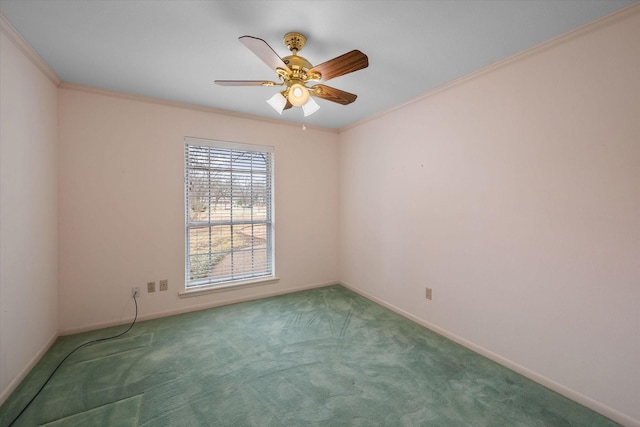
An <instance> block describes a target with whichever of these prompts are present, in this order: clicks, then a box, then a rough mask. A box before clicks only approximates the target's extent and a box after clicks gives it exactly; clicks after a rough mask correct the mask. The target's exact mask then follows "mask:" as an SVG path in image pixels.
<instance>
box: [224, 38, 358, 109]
mask: <svg viewBox="0 0 640 427" xmlns="http://www.w3.org/2000/svg"><path fill="white" fill-rule="evenodd" d="M239 40H240V42H241V43H242V44H244V45H245V46H246V47H247V48H249V49H250V50H251V51H252V52H253V53H255V54H256V56H258V57H259V58H260V59H262V61H263V62H265V63H266V64H267V65H268V66H269V67H270V68H272V69H273V70H274V71H275V72H276V74H277V75H278V78H279V79H280V83H276V82H272V81H263V80H216V81H215V83H216V84H218V85H221V86H265V87H272V86H284V87H285V89H284V90H282V91H280V92H278V93H276V94H275V95H273V96H272V97H271V98H269V99H268V100H267V103H268V104H269V105H270V106H271V107H272V108H273V109H274V110H276V112H277V113H278V114H282V112H283V111H284V110H287V109H289V108H291V107H301V108H302V111H303V114H304V115H305V117H306V116H309V115H311V114H313V113H315V112H316V111H318V110H319V109H320V106H319V105H318V104H317V103H316V102H315V100H314V99H313V97H317V98H322V99H326V100H327V101H331V102H336V103H338V104H341V105H347V104H350V103H352V102H354V101H355V100H356V98H357V95H354V94H352V93H349V92H345V91H343V90H340V89H335V88H332V87H329V86H326V85H323V84H316V85H314V86H311V87H308V86H307V84H309V83H311V82H325V81H327V80H330V79H333V78H336V77H340V76H343V75H345V74H348V73H351V72H354V71H358V70H361V69H363V68H366V67H368V66H369V59H368V58H367V55H365V54H364V53H362V52H360V51H359V50H352V51H351V52H347V53H345V54H343V55H340V56H338V57H336V58H333V59H331V60H329V61H327V62H324V63H322V64H320V65H317V66H315V67H314V66H313V65H311V63H310V62H309V61H307V60H306V59H305V58H303V57H302V56H299V55H298V51H300V50H301V49H302V48H303V47H304V45H305V44H306V43H307V38H306V37H305V36H304V35H302V34H300V33H296V32H290V33H287V34H285V36H284V38H283V42H284V45H285V46H286V47H287V48H288V49H289V51H291V55H289V56H285V57H284V58H280V57H279V56H278V54H277V53H276V52H275V51H274V50H273V49H272V48H271V46H269V45H268V44H267V42H265V41H264V40H262V39H259V38H257V37H252V36H242V37H240V38H239Z"/></svg>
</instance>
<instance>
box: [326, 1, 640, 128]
mask: <svg viewBox="0 0 640 427" xmlns="http://www.w3.org/2000/svg"><path fill="white" fill-rule="evenodd" d="M638 13H640V1H639V0H637V1H636V2H635V3H633V4H631V5H629V6H626V7H623V8H622V9H619V10H617V11H615V12H613V13H611V14H609V15H606V16H603V17H602V18H599V19H596V20H595V21H592V22H589V23H586V24H584V25H581V26H580V27H578V28H575V29H573V30H571V31H568V32H566V33H564V34H561V35H559V36H557V37H554V38H552V39H550V40H547V41H545V42H542V43H540V44H537V45H535V46H533V47H530V48H529V49H526V50H523V51H522V52H518V53H516V54H514V55H511V56H509V57H507V58H504V59H502V60H500V61H498V62H495V63H493V64H491V65H488V66H486V67H484V68H481V69H479V70H477V71H474V72H471V73H469V74H467V75H465V76H462V77H459V78H457V79H455V80H452V81H451V82H448V83H445V84H443V85H441V86H438V87H436V88H434V89H431V90H430V91H428V92H425V93H423V94H421V95H418V96H416V97H414V98H411V99H409V100H407V101H405V102H402V103H400V104H397V105H395V106H392V107H390V108H387V109H386V110H383V111H380V112H378V113H375V114H373V115H371V116H369V117H365V118H364V119H362V120H359V121H357V122H355V123H351V124H349V125H346V126H344V127H342V128H340V129H339V130H338V133H343V132H346V131H348V130H351V129H354V128H356V127H358V126H360V125H363V124H365V123H368V122H371V121H373V120H376V119H379V118H380V117H384V116H386V115H388V114H391V113H393V112H394V111H396V110H400V109H402V108H404V107H406V106H408V105H411V104H415V103H417V102H419V101H422V100H424V99H427V98H430V97H432V96H434V95H437V94H439V93H441V92H444V91H446V90H449V89H452V88H454V87H457V86H460V85H461V84H463V83H466V82H468V81H470V80H474V79H476V78H479V77H481V76H484V75H485V74H488V73H491V72H492V71H495V70H498V69H501V68H503V67H506V66H508V65H511V64H514V63H516V62H519V61H521V60H523V59H525V58H528V57H530V56H533V55H537V54H539V53H541V52H544V51H547V50H549V49H551V48H553V47H555V46H558V45H561V44H563V43H566V42H568V41H570V40H573V39H575V38H577V37H580V36H583V35H585V34H588V33H591V32H593V31H596V30H598V29H600V28H602V27H604V26H606V25H609V24H611V23H614V22H617V21H620V20H622V19H626V18H628V17H631V16H633V15H635V14H638Z"/></svg>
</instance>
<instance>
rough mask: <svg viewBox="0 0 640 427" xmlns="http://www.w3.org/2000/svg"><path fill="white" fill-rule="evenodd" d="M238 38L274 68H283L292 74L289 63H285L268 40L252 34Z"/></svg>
mask: <svg viewBox="0 0 640 427" xmlns="http://www.w3.org/2000/svg"><path fill="white" fill-rule="evenodd" d="M238 40H240V42H241V43H242V44H243V45H245V46H246V47H248V48H249V50H250V51H251V52H253V53H255V54H256V56H257V57H258V58H260V59H262V61H264V63H265V64H267V65H268V66H269V67H271V69H272V70H277V69H278V68H281V69H283V70H285V71H287V73H288V74H291V70H290V69H289V67H287V64H285V63H284V61H283V60H282V58H280V57H279V56H278V54H277V53H276V52H275V51H274V50H273V49H272V48H271V46H269V44H268V43H267V42H266V41H264V40H262V39H259V38H257V37H251V36H242V37H239V38H238Z"/></svg>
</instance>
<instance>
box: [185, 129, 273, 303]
mask: <svg viewBox="0 0 640 427" xmlns="http://www.w3.org/2000/svg"><path fill="white" fill-rule="evenodd" d="M190 146H191V147H201V148H204V149H207V148H210V149H215V150H222V151H229V152H230V153H232V152H239V153H243V152H244V153H261V154H265V155H266V157H267V161H266V165H265V166H266V168H267V171H266V173H265V172H264V170H263V171H262V172H260V173H262V174H264V178H265V181H266V182H265V185H266V196H265V197H267V199H268V200H267V203H266V206H265V208H266V211H265V215H266V218H264V219H259V220H258V219H256V220H254V219H253V218H252V219H251V220H249V221H248V220H246V218H245V219H242V220H239V221H234V219H233V210H234V209H236V210H237V209H239V208H237V207H234V203H233V196H229V197H230V201H231V203H230V205H229V209H230V220H228V221H224V220H215V219H213V220H212V219H211V215H209V220H208V221H204V222H203V221H191V219H190V210H191V204H190V197H189V195H190V183H191V181H190V171H193V170H194V169H193V168H190V163H189V161H190V159H191V158H190V155H189V147H190ZM274 152H275V149H274V147H272V146H266V145H255V144H245V143H239V142H230V141H221V140H213V139H204V138H195V137H185V138H184V156H185V157H184V198H185V200H184V208H185V211H184V212H185V213H184V215H185V218H184V221H185V230H184V231H185V285H184V294H193V293H199V292H202V291H215V290H219V289H226V288H229V287H236V286H245V285H254V284H260V283H269V282H273V281H275V280H277V277H276V276H275V244H274V243H275V220H274V207H275V203H274V195H275V185H274V178H275V173H274ZM229 167H230V169H229V173H230V175H231V176H233V171H234V170H236V171H239V166H238V167H236V168H235V169H234V166H233V164H232V163H231V164H230V166H229ZM255 170H256V169H254V168H253V166H252V167H251V168H250V171H251V176H253V173H254V171H255ZM242 172H244V173H246V172H247V170H242ZM207 183H208V185H209V188H210V183H211V178H210V177H208V178H207ZM232 188H234V185H233V181H230V184H229V191H232V190H231V189H232ZM252 194H253V193H252ZM209 203H211V201H210V200H209ZM209 206H211V205H209ZM208 209H210V207H209V208H208ZM243 209H244V208H243ZM251 209H252V210H253V203H252V205H251ZM252 216H253V215H252ZM240 225H242V226H246V225H251V226H253V225H264V226H265V227H266V230H265V233H266V237H265V245H266V248H265V249H264V254H265V255H264V256H265V270H264V274H261V273H260V272H258V273H257V274H256V272H255V271H253V269H251V270H252V271H251V272H250V273H248V274H244V275H237V274H235V275H234V271H233V270H234V268H233V267H232V268H231V272H230V275H229V276H227V277H222V278H218V279H216V278H214V277H212V276H211V272H209V273H208V275H207V277H205V278H201V279H192V277H191V276H192V272H191V262H190V260H191V259H192V257H193V255H194V254H193V253H191V243H190V236H191V230H192V229H196V228H202V227H205V228H206V227H212V228H215V227H225V226H228V227H229V230H230V233H231V235H233V233H234V231H233V228H234V226H240ZM252 230H253V227H252ZM251 236H252V237H254V234H253V231H252V234H251ZM212 250H213V249H212V247H211V243H209V248H208V251H209V252H208V254H209V256H211V254H212ZM240 251H244V252H247V251H246V250H243V248H238V249H236V250H235V251H234V249H233V247H232V248H230V249H229V254H231V253H232V252H234V253H235V254H237V253H239V252H240ZM249 251H250V252H251V253H252V256H253V251H254V246H253V243H252V244H251V249H250V250H249Z"/></svg>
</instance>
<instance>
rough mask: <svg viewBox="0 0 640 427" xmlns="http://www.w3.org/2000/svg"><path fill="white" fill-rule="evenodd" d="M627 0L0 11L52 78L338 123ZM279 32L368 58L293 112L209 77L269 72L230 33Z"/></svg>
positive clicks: (274, 38)
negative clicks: (332, 92) (340, 98)
mask: <svg viewBox="0 0 640 427" xmlns="http://www.w3.org/2000/svg"><path fill="white" fill-rule="evenodd" d="M632 3H634V0H455V1H454V0H428V1H427V0H425V1H406V0H392V1H373V0H369V1H344V0H343V1H326V0H325V1H302V0H296V1H264V0H263V1H238V0H236V1H195V0H180V1H177V0H176V1H170V0H164V1H158V0H156V1H153V0H129V1H124V0H120V1H114V0H90V1H79V0H0V12H1V13H2V14H3V15H4V16H5V17H6V18H7V20H8V21H9V22H10V23H11V24H12V25H13V26H14V27H15V28H16V29H17V31H18V32H19V33H20V34H21V35H22V36H23V37H24V38H25V39H26V40H27V42H28V43H29V44H30V45H31V46H32V47H33V48H34V49H35V50H36V51H37V52H38V53H39V54H40V56H42V58H43V59H44V60H45V61H46V62H47V64H48V65H49V66H50V67H51V68H52V69H53V71H54V72H55V73H56V74H57V75H58V76H59V77H60V79H62V81H64V82H68V83H75V84H80V85H87V86H93V87H97V88H102V89H107V90H113V91H119V92H127V93H131V94H139V95H144V96H150V97H155V98H161V99H165V100H170V101H177V102H184V103H189V104H195V105H199V106H206V107H213V108H218V109H224V110H231V111H235V112H240V113H246V114H251V115H256V116H262V117H267V118H272V119H281V120H287V121H292V122H299V123H302V122H303V121H304V122H305V123H307V124H309V125H315V126H322V127H328V128H335V129H339V128H342V127H344V126H347V125H349V124H351V123H354V122H357V121H358V120H361V119H364V118H366V117H368V116H371V115H374V114H376V113H378V112H381V111H384V110H386V109H389V108H391V107H393V106H396V105H398V104H401V103H403V102H405V101H407V100H410V99H412V98H415V97H416V96H419V95H421V94H423V93H425V92H427V91H429V90H431V89H433V88H435V87H438V86H440V85H443V84H445V83H447V82H450V81H452V80H454V79H456V78H458V77H461V76H464V75H466V74H469V73H471V72H473V71H475V70H478V69H480V68H482V67H485V66H487V65H490V64H492V63H495V62H496V61H499V60H501V59H504V58H506V57H508V56H511V55H513V54H515V53H517V52H520V51H522V50H525V49H527V48H530V47H532V46H534V45H537V44H539V43H541V42H544V41H546V40H549V39H551V38H553V37H556V36H558V35H560V34H563V33H565V32H567V31H570V30H572V29H575V28H577V27H579V26H581V25H583V24H585V23H588V22H591V21H593V20H595V19H597V18H599V17H602V16H605V15H607V14H610V13H612V12H614V11H616V10H618V9H620V8H623V7H625V6H627V5H630V4H632ZM289 31H299V32H301V33H303V34H305V35H306V36H307V39H308V40H307V45H306V46H305V47H304V49H302V51H301V52H300V54H301V56H304V57H305V58H307V59H308V60H309V61H310V62H311V63H312V64H314V65H317V64H320V63H322V62H325V61H327V60H329V59H331V58H334V57H336V56H338V55H341V54H343V53H345V52H348V51H350V50H352V49H359V50H361V51H362V52H364V53H365V54H366V55H368V57H369V67H368V68H366V69H364V70H361V71H357V72H355V73H352V74H349V75H346V76H342V77H339V78H336V79H334V80H331V81H330V82H328V83H327V84H328V85H330V86H333V87H336V88H338V89H342V90H346V91H348V92H352V93H355V94H357V95H358V99H357V100H356V101H355V103H353V104H350V105H347V106H342V105H339V104H334V103H331V102H328V101H325V100H322V99H320V100H318V104H319V105H320V106H321V109H320V110H319V111H318V112H317V113H315V114H314V115H312V116H309V117H307V118H305V119H304V120H303V116H302V111H301V110H300V109H299V108H292V109H290V110H288V111H285V112H284V113H283V114H282V116H279V115H278V114H277V113H276V112H275V111H274V110H272V109H271V108H270V107H269V106H268V105H267V104H266V102H265V100H266V99H268V98H269V97H271V95H273V94H274V93H276V92H277V91H278V88H266V87H223V86H217V85H214V84H213V81H214V80H215V79H239V80H263V79H264V80H276V81H277V77H276V74H275V72H273V71H271V70H270V69H269V67H268V66H267V65H266V64H265V63H264V62H262V61H261V60H260V59H259V58H258V57H257V56H255V55H254V54H253V53H252V52H251V51H250V50H248V49H247V48H246V47H245V46H243V45H242V44H241V43H240V42H239V41H238V37H240V36H243V35H251V36H254V37H259V38H262V39H264V40H265V41H267V42H268V43H269V45H270V46H271V47H272V48H273V49H274V50H275V51H276V52H277V53H278V54H279V55H280V56H286V55H288V54H289V51H288V50H287V48H286V47H285V46H284V45H283V43H282V37H283V36H284V34H285V33H287V32H289Z"/></svg>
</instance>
